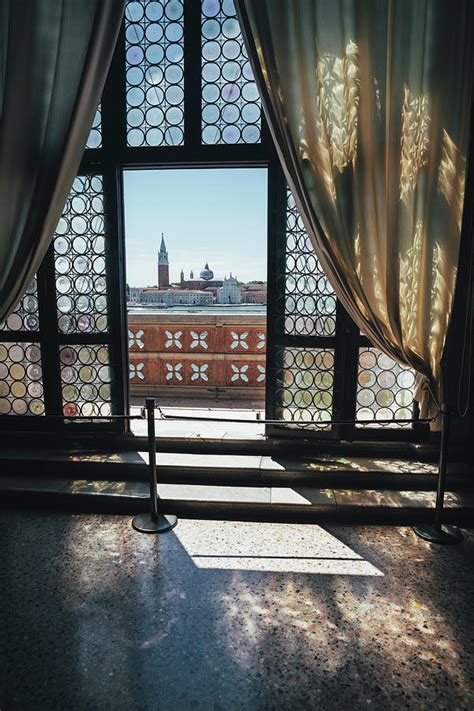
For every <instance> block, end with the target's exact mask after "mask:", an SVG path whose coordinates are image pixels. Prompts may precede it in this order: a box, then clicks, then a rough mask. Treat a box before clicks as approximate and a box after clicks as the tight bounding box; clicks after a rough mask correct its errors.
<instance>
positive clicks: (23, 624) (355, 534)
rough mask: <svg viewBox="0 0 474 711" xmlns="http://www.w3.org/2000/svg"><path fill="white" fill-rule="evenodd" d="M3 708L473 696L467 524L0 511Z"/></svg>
mask: <svg viewBox="0 0 474 711" xmlns="http://www.w3.org/2000/svg"><path fill="white" fill-rule="evenodd" d="M0 541H1V543H0V588H1V594H0V708H1V709H2V711H10V709H22V710H27V711H29V710H30V709H34V710H36V709H39V710H41V711H43V710H48V711H49V710H50V709H51V710H54V709H60V710H61V711H63V710H66V709H73V710H74V709H80V710H82V709H84V710H87V711H89V710H95V709H97V710H99V711H101V710H102V709H114V710H116V709H119V710H120V709H127V710H128V709H132V710H134V709H140V711H142V710H145V711H146V710H148V709H150V710H155V709H162V708H163V709H165V708H169V707H171V706H172V707H174V708H176V709H177V710H178V711H180V710H181V709H183V710H185V709H212V710H213V711H217V710H218V709H222V710H224V709H226V710H227V709H251V710H252V711H254V710H256V711H258V710H259V709H350V710H352V709H362V708H363V709H366V708H372V709H397V710H398V709H400V708H409V709H417V710H418V709H450V711H451V710H452V709H471V708H474V656H473V651H474V586H473V582H474V566H473V563H474V531H469V532H466V540H465V541H464V543H463V544H461V545H460V546H457V547H452V548H437V547H431V546H430V545H429V544H428V543H425V542H424V541H422V540H419V539H417V538H416V537H415V536H414V534H413V532H412V531H411V530H410V529H407V528H402V529H396V528H342V527H340V528H335V527H331V528H327V529H323V528H320V527H318V526H309V525H307V526H302V525H293V526H292V525H281V524H258V523H253V524H249V523H235V522H221V521H214V522H207V521H190V520H188V521H180V522H179V524H178V527H177V528H176V529H175V530H174V531H173V532H171V533H169V534H166V535H165V536H162V537H160V538H157V537H153V536H146V535H141V534H138V533H135V532H134V531H133V530H132V528H131V526H130V519H128V518H124V517H118V516H92V515H82V516H81V515H75V516H72V515H68V514H48V513H44V512H15V511H7V510H3V511H0Z"/></svg>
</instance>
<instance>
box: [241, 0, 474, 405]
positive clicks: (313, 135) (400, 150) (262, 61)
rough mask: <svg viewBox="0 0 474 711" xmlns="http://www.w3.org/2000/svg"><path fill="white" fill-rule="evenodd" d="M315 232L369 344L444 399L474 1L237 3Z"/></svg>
mask: <svg viewBox="0 0 474 711" xmlns="http://www.w3.org/2000/svg"><path fill="white" fill-rule="evenodd" d="M238 5H239V13H240V18H241V23H242V25H243V27H244V33H245V35H246V41H247V47H248V50H249V53H250V56H251V59H252V62H253V66H254V74H255V76H256V78H257V81H258V83H259V88H260V93H261V96H262V101H263V106H264V110H265V113H266V117H267V120H268V123H269V126H270V130H271V133H272V135H273V138H274V141H275V144H276V147H277V150H278V153H279V156H280V159H281V162H282V166H283V168H284V171H285V174H286V177H287V180H288V183H289V185H290V187H291V189H292V192H293V194H294V197H295V200H296V202H297V205H298V208H299V210H300V213H301V215H302V218H303V221H304V223H305V227H306V229H307V231H308V234H309V235H310V237H311V239H312V242H313V245H314V248H315V250H316V254H317V256H318V259H319V260H320V262H321V264H322V266H323V268H324V270H325V272H326V275H327V276H328V279H329V281H330V282H331V285H332V286H333V288H334V290H335V292H336V294H337V296H338V297H339V299H340V300H341V302H342V303H343V305H344V306H345V308H346V310H347V311H348V312H349V314H350V315H351V317H352V318H353V320H354V321H355V322H356V323H357V325H358V326H359V327H360V329H361V330H362V331H363V332H364V333H365V334H366V335H367V336H368V337H369V338H370V340H371V341H372V343H373V344H374V345H375V346H377V347H378V348H380V349H381V350H382V351H383V352H384V353H386V354H387V355H389V356H390V357H392V358H395V359H396V360H398V361H399V362H401V363H403V364H406V365H409V366H411V367H412V368H414V369H415V370H416V371H417V372H418V374H419V377H418V388H417V399H418V400H419V401H420V404H421V416H422V417H426V416H434V415H435V414H436V412H437V410H438V406H439V404H440V402H441V397H442V384H441V358H442V354H443V348H444V343H445V338H446V332H447V328H448V324H449V319H450V315H451V307H452V301H453V295H454V288H455V284H456V273H457V265H458V264H457V263H458V254H459V242H460V232H461V223H462V210H463V200H464V182H465V170H466V154H467V149H468V138H469V124H470V107H471V90H472V69H473V22H474V6H473V5H472V3H471V2H469V1H468V0H459V1H458V2H456V3H452V2H447V0H372V1H371V0H347V1H346V2H340V3H335V2H328V0H239V3H238Z"/></svg>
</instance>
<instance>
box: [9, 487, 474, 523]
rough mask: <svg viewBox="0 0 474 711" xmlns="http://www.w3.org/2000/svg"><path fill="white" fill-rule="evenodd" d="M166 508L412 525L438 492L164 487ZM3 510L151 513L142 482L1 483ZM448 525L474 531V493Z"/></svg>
mask: <svg viewBox="0 0 474 711" xmlns="http://www.w3.org/2000/svg"><path fill="white" fill-rule="evenodd" d="M158 493H159V495H160V496H161V500H160V510H161V511H162V512H163V513H174V514H176V515H177V516H178V517H182V518H202V519H231V520H242V521H275V522H295V523H296V522H307V523H331V524H393V525H410V524H412V523H415V522H420V521H425V522H429V521H431V520H432V518H433V507H434V502H435V494H434V493H433V492H420V491H400V492H394V491H374V490H357V491H353V490H348V489H345V490H334V489H316V488H308V487H305V488H301V487H293V488H289V487H286V488H281V487H277V488H274V487H232V486H227V487H218V486H197V485H192V486H186V485H176V484H162V485H159V487H158ZM0 495H1V499H2V501H3V502H4V504H5V505H10V506H20V507H34V508H42V509H45V508H46V509H54V510H62V511H77V512H100V513H110V514H113V513H116V514H119V513H120V514H128V515H133V514H135V513H140V512H143V511H147V510H148V508H149V499H148V487H147V485H146V484H145V483H144V482H125V481H124V482H105V481H80V480H67V479H60V478H58V477H56V478H51V479H42V480H38V479H35V478H33V479H32V478H31V477H21V476H17V477H4V476H2V477H0ZM444 520H445V521H447V522H451V523H457V524H458V525H464V526H472V525H473V521H474V494H454V493H448V494H447V495H446V499H445V517H444Z"/></svg>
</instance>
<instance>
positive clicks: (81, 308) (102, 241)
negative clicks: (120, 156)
mask: <svg viewBox="0 0 474 711" xmlns="http://www.w3.org/2000/svg"><path fill="white" fill-rule="evenodd" d="M107 247H108V244H107V237H106V234H105V228H104V203H103V189H102V178H101V177H100V176H98V175H93V176H79V177H77V178H76V180H75V181H74V184H73V186H72V190H71V193H70V195H69V198H68V200H67V202H66V207H65V209H64V212H63V215H62V217H61V219H60V220H59V224H58V226H57V229H56V236H55V240H54V263H55V274H56V295H57V306H58V327H59V331H60V332H61V333H102V332H104V331H107V328H108V322H107V294H106V287H107V282H106V253H107Z"/></svg>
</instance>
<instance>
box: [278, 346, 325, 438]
mask: <svg viewBox="0 0 474 711" xmlns="http://www.w3.org/2000/svg"><path fill="white" fill-rule="evenodd" d="M278 350H279V352H277V362H278V361H280V360H281V361H282V365H281V368H279V369H278V371H277V377H276V391H275V403H276V414H277V417H278V418H280V419H282V420H287V421H288V420H293V421H297V422H316V423H318V422H321V423H324V422H327V421H328V420H330V419H331V417H332V403H333V383H334V351H333V350H331V349H323V348H314V349H313V348H281V349H278ZM329 427H330V425H329V426H328V428H329ZM319 429H321V428H319Z"/></svg>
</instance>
